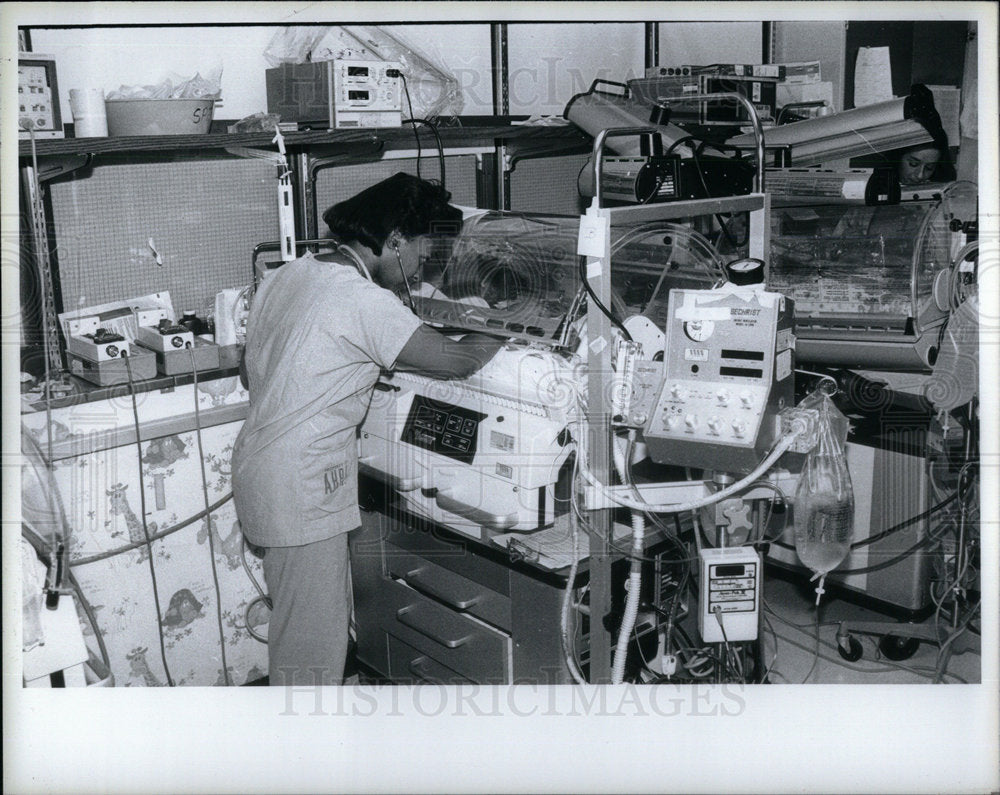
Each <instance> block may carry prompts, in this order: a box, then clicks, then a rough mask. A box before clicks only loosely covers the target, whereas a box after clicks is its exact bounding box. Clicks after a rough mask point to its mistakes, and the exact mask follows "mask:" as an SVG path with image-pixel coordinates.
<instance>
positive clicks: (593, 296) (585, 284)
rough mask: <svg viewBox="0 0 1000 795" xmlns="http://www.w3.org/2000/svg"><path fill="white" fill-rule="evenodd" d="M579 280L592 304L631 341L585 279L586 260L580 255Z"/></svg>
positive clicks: (625, 329) (621, 324) (615, 317)
mask: <svg viewBox="0 0 1000 795" xmlns="http://www.w3.org/2000/svg"><path fill="white" fill-rule="evenodd" d="M580 281H581V282H583V288H584V289H585V290H586V291H587V295H588V296H590V300H591V301H593V302H594V306H596V307H597V308H598V309H599V310H601V314H603V315H604V316H605V317H606V318H607V319H608V320H610V321H611V324H612V325H613V326H614V327H615V328H616V329H618V330H619V331H620V332H621V333H622V336H623V337H624V338H625V339H626V340H627V341H628V342H633V339H632V335H631V334H629V332H628V329H627V328H625V326H624V324H623V323H622V321H621V320H619V319H618V317H617V316H616V315H615V314H614V312H612V311H611V310H610V309H608V308H607V307H606V306H605V305H604V304H603V302H602V301H601V299H600V298H598V297H597V293H595V292H594V288H593V287H591V286H590V281H589V280H588V279H587V260H586V258H584V257H580Z"/></svg>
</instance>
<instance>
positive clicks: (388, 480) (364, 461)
mask: <svg viewBox="0 0 1000 795" xmlns="http://www.w3.org/2000/svg"><path fill="white" fill-rule="evenodd" d="M377 458H378V457H377V456H366V457H364V458H359V459H358V470H359V471H360V472H362V473H363V474H365V475H368V477H371V478H375V480H378V481H381V482H382V483H385V484H386V485H387V486H389V487H390V488H392V489H395V490H396V491H414V490H416V489H417V488H419V486H420V482H421V478H420V477H411V478H405V477H401V476H400V475H393V474H390V473H388V472H384V471H383V470H381V469H379V468H378V467H375V466H372V464H371V463H370V462H372V461H375V460H377Z"/></svg>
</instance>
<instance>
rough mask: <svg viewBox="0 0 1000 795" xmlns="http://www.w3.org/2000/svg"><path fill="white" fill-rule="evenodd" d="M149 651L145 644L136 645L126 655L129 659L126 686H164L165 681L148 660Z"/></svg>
mask: <svg viewBox="0 0 1000 795" xmlns="http://www.w3.org/2000/svg"><path fill="white" fill-rule="evenodd" d="M148 652H149V649H148V648H146V647H145V646H136V647H135V648H134V649H132V651H130V652H129V653H128V654H126V655H125V659H126V660H128V681H127V682H126V683H125V687H132V685H133V684H137V685H139V686H141V687H163V682H161V681H160V680H159V679H157V678H156V674H154V673H153V672H152V671H151V670H150V668H149V662H148V661H147V660H146V654H147V653H148Z"/></svg>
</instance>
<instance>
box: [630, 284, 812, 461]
mask: <svg viewBox="0 0 1000 795" xmlns="http://www.w3.org/2000/svg"><path fill="white" fill-rule="evenodd" d="M793 347H794V338H793V337H792V307H791V302H790V301H787V300H786V299H785V298H784V297H783V296H780V295H778V294H776V293H768V292H765V291H763V290H762V289H759V288H755V287H735V286H732V285H727V286H726V287H725V288H722V289H719V290H674V291H672V292H671V294H670V302H669V308H668V321H667V327H666V343H665V350H664V356H663V381H662V384H661V386H660V389H659V393H658V395H657V397H656V401H655V403H654V405H653V408H652V411H651V412H650V415H649V418H648V420H647V422H646V425H645V428H644V435H645V437H646V443H647V445H648V447H649V451H650V455H652V456H653V459H654V460H656V461H658V462H661V463H668V464H675V465H679V466H693V467H699V468H703V469H717V470H722V471H728V472H737V471H743V470H749V469H751V468H752V467H753V466H754V465H755V464H756V463H757V462H758V461H759V460H760V458H761V457H762V456H763V454H764V453H765V452H766V449H767V448H768V447H770V445H771V444H773V442H774V441H775V429H776V428H777V427H778V426H777V424H776V422H775V417H776V415H777V412H778V411H780V410H781V409H782V408H784V407H785V406H789V405H792V402H793V394H792V382H793V379H792V370H793Z"/></svg>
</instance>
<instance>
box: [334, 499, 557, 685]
mask: <svg viewBox="0 0 1000 795" xmlns="http://www.w3.org/2000/svg"><path fill="white" fill-rule="evenodd" d="M350 542H351V566H352V579H353V584H354V611H355V626H356V629H357V643H358V647H357V655H358V660H359V662H361V663H362V664H363V665H365V666H367V667H368V668H370V669H372V670H373V671H375V672H377V673H378V674H379V675H381V676H384V677H386V678H387V679H389V680H390V681H392V682H394V683H397V684H419V683H420V682H428V683H444V684H457V683H461V682H476V683H480V684H511V683H536V684H543V685H552V684H564V683H567V682H570V681H571V678H570V675H569V671H568V669H567V668H566V665H565V662H564V661H563V657H562V648H561V644H560V640H559V607H560V603H561V599H562V587H561V584H560V581H559V578H558V577H554V576H549V577H548V578H546V577H544V576H541V575H539V574H536V573H535V572H534V571H532V570H525V569H524V567H523V566H520V567H519V566H517V565H514V564H511V563H510V562H509V561H508V560H507V559H506V558H505V556H504V555H503V554H502V553H501V552H499V551H498V550H496V549H491V548H488V547H487V548H484V547H483V545H480V544H478V543H477V542H473V541H470V540H469V539H467V538H465V537H456V536H451V535H450V534H449V533H448V532H447V531H446V530H444V529H442V528H438V527H437V526H436V525H433V524H430V523H427V522H426V521H424V520H421V519H416V518H410V517H406V515H405V514H403V515H387V514H385V513H381V512H378V511H368V512H364V513H362V526H361V529H360V530H358V531H355V532H353V533H351V536H350Z"/></svg>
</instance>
